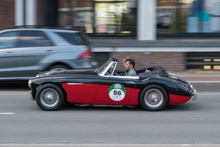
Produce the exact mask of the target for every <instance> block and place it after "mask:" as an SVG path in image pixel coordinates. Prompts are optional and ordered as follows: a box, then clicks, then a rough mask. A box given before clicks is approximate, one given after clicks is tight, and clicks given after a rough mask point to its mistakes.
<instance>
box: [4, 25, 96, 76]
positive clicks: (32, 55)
mask: <svg viewBox="0 0 220 147" xmlns="http://www.w3.org/2000/svg"><path fill="white" fill-rule="evenodd" d="M54 68H66V69H86V68H92V65H91V54H90V50H89V47H88V44H87V43H86V40H85V39H84V38H83V36H82V35H81V34H80V33H79V32H78V31H73V30H64V29H63V30H62V29H42V28H23V29H22V28H20V29H17V28H16V29H7V30H2V31H0V80H4V79H6V80H7V79H31V78H32V77H34V76H36V75H37V74H38V73H40V72H43V71H48V70H52V69H54Z"/></svg>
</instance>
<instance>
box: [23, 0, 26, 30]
mask: <svg viewBox="0 0 220 147" xmlns="http://www.w3.org/2000/svg"><path fill="white" fill-rule="evenodd" d="M23 9H24V10H23V25H24V26H25V25H26V0H23Z"/></svg>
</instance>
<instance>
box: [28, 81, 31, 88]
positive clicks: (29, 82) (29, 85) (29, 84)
mask: <svg viewBox="0 0 220 147" xmlns="http://www.w3.org/2000/svg"><path fill="white" fill-rule="evenodd" d="M31 82H32V81H31V80H29V81H28V87H29V88H31Z"/></svg>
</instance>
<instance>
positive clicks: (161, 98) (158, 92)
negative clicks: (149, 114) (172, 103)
mask: <svg viewBox="0 0 220 147" xmlns="http://www.w3.org/2000/svg"><path fill="white" fill-rule="evenodd" d="M167 103H168V95H167V92H166V90H165V89H164V88H163V87H161V86H159V85H149V86H147V87H145V88H144V89H143V90H142V92H141V94H140V104H141V106H142V107H143V108H144V109H145V110H151V111H158V110H162V109H163V108H164V107H166V105H167Z"/></svg>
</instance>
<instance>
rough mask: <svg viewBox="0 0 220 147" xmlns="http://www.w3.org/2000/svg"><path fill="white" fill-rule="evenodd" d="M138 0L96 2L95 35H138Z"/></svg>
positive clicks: (96, 0) (97, 0) (98, 0)
mask: <svg viewBox="0 0 220 147" xmlns="http://www.w3.org/2000/svg"><path fill="white" fill-rule="evenodd" d="M136 21H137V3H136V0H115V1H113V0H112V1H111V0H106V1H100V0H95V33H96V34H99V35H103V34H107V35H112V34H118V35H130V34H136V24H137V22H136Z"/></svg>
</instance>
